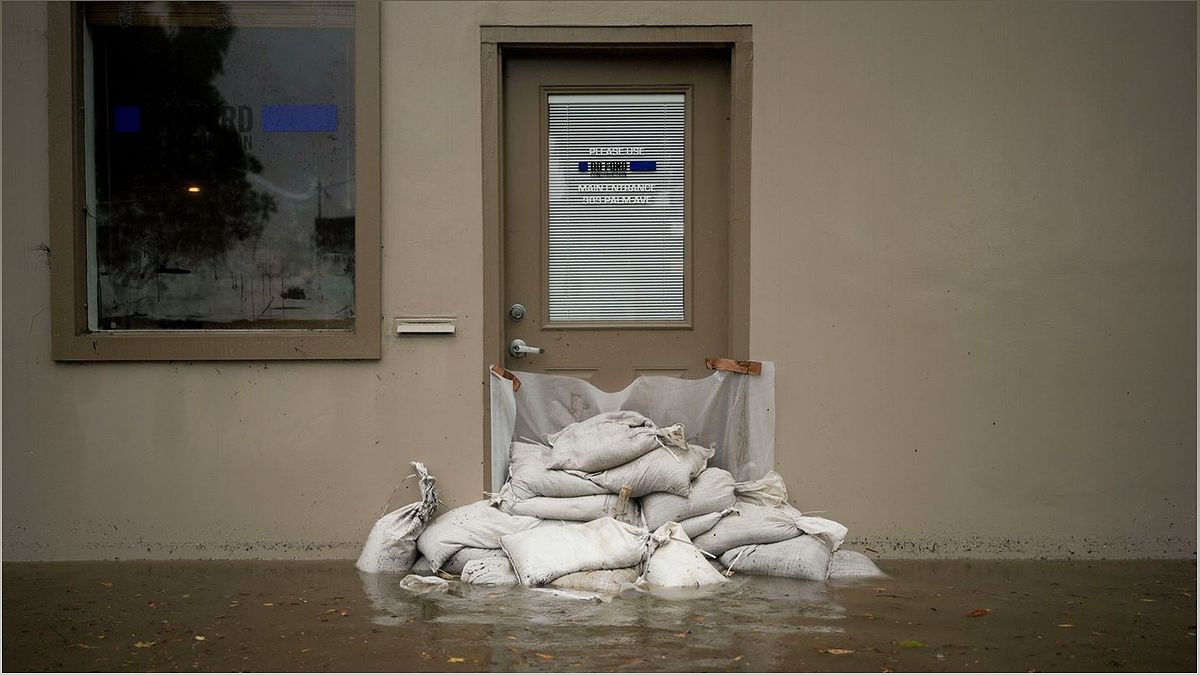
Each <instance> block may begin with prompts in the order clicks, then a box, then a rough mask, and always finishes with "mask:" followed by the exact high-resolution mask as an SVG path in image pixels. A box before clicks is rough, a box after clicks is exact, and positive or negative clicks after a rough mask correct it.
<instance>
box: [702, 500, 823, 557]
mask: <svg viewBox="0 0 1200 675" xmlns="http://www.w3.org/2000/svg"><path fill="white" fill-rule="evenodd" d="M800 534H801V531H800V528H799V527H797V526H796V522H795V518H794V517H793V516H792V515H791V514H789V513H787V512H784V511H783V510H781V509H778V508H774V507H770V506H754V505H753V504H743V505H740V506H738V507H737V509H736V510H735V511H734V512H733V513H730V514H729V515H727V516H725V517H724V518H722V519H721V520H720V522H718V523H717V524H716V525H714V526H713V527H712V529H710V530H709V531H708V532H705V533H704V534H701V535H700V536H698V537H696V538H695V539H693V540H692V541H693V542H694V543H695V544H696V546H697V547H698V548H699V549H700V550H702V551H707V552H709V553H711V554H713V555H717V556H719V555H721V554H722V553H724V552H726V551H728V550H729V549H731V548H737V547H738V546H746V545H748V544H770V543H773V542H777V541H783V540H784V539H791V538H793V537H798V536H800Z"/></svg>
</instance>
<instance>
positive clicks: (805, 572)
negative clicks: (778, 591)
mask: <svg viewBox="0 0 1200 675" xmlns="http://www.w3.org/2000/svg"><path fill="white" fill-rule="evenodd" d="M832 557H833V552H832V551H830V550H829V544H827V543H826V542H825V541H824V540H822V539H820V538H818V537H814V536H811V535H807V534H802V535H800V536H799V537H793V538H791V539H785V540H784V541H777V542H775V543H773V544H750V545H749V546H739V547H737V548H731V549H729V550H728V551H726V552H725V553H724V554H723V555H722V556H721V564H722V565H724V566H725V568H726V569H727V570H729V571H730V572H731V573H733V572H737V573H740V574H757V575H761V576H767V577H786V578H788V579H806V580H808V581H824V580H825V577H826V576H827V575H828V573H829V561H830V559H831V558H832Z"/></svg>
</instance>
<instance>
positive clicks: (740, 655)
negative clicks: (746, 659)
mask: <svg viewBox="0 0 1200 675" xmlns="http://www.w3.org/2000/svg"><path fill="white" fill-rule="evenodd" d="M742 657H743V655H742V654H738V655H737V656H735V657H733V660H734V661H741V660H742Z"/></svg>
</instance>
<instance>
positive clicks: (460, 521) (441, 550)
mask: <svg viewBox="0 0 1200 675" xmlns="http://www.w3.org/2000/svg"><path fill="white" fill-rule="evenodd" d="M539 522H540V521H539V520H538V519H537V518H529V517H526V516H510V515H509V514H507V513H504V512H502V511H500V510H499V509H497V508H494V507H492V506H491V505H489V504H488V503H487V501H479V502H475V503H473V504H467V505H466V506H460V507H458V508H457V509H451V510H450V511H447V512H446V513H443V514H442V515H440V516H438V518H437V519H436V520H434V521H433V522H432V523H430V524H429V526H428V527H426V528H425V531H424V532H422V533H421V536H420V537H419V538H418V539H417V548H418V549H419V550H420V551H421V553H422V554H423V555H424V556H425V557H426V558H427V559H428V560H429V566H430V567H431V568H432V569H433V570H434V571H437V570H440V569H442V565H444V564H445V563H446V561H448V560H449V559H450V557H451V556H453V555H454V554H455V553H458V551H459V550H461V549H463V548H467V547H470V548H500V538H501V537H503V536H504V535H506V534H512V533H513V532H520V531H522V530H528V529H530V528H533V527H536V526H537V524H538V523H539Z"/></svg>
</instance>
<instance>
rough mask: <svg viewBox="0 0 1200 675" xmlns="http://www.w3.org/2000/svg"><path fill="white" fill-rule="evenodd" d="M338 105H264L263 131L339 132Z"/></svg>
mask: <svg viewBox="0 0 1200 675" xmlns="http://www.w3.org/2000/svg"><path fill="white" fill-rule="evenodd" d="M337 127H338V109H337V106H336V105H264V106H263V111H262V128H263V131H273V132H303V131H337Z"/></svg>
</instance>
